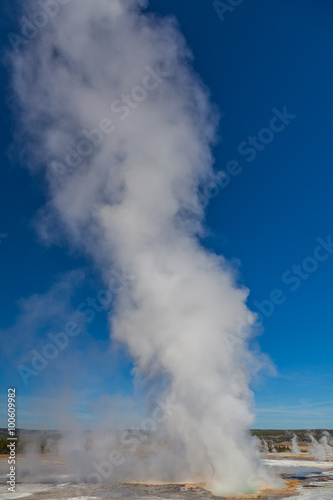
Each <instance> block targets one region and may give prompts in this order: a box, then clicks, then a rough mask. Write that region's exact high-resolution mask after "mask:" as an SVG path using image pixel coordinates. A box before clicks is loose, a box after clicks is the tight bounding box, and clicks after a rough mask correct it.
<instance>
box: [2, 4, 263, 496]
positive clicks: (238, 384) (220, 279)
mask: <svg viewBox="0 0 333 500" xmlns="http://www.w3.org/2000/svg"><path fill="white" fill-rule="evenodd" d="M63 3H65V2H63ZM144 3H145V2H142V1H134V0H132V1H123V0H122V1H121V0H98V2H97V1H95V0H85V1H84V2H82V0H72V1H71V2H67V4H66V5H62V6H61V8H60V9H59V12H58V13H57V15H56V16H54V17H53V19H52V20H51V21H50V23H49V24H48V26H47V29H45V30H44V31H43V32H42V33H39V34H38V36H37V37H35V38H32V39H31V40H30V41H29V42H27V43H26V44H24V45H23V46H22V48H21V51H20V52H17V53H15V54H14V55H13V56H12V66H13V85H14V89H15V92H16V95H17V96H18V102H19V104H18V110H17V113H20V123H21V125H22V131H23V132H24V133H25V134H28V137H29V141H27V140H25V142H24V143H25V148H26V151H25V159H26V162H27V163H28V164H29V165H28V166H29V167H30V168H31V169H33V170H38V172H39V173H42V174H45V177H46V179H47V182H48V186H49V188H48V203H47V205H46V206H45V208H44V210H43V211H42V213H41V214H40V221H39V228H40V232H41V234H42V236H43V237H44V238H46V239H49V240H51V241H52V239H53V238H54V233H55V232H59V231H60V232H61V233H62V235H65V236H66V237H67V239H68V240H69V242H70V243H71V245H73V246H74V247H75V248H78V249H80V250H83V251H85V252H86V253H87V254H89V255H90V256H91V257H92V258H93V259H94V262H95V264H96V266H98V268H99V269H100V271H101V274H102V277H103V279H104V280H105V283H106V284H107V285H108V286H110V287H111V288H112V284H113V281H114V274H113V273H114V270H115V269H118V270H119V272H120V273H123V272H126V274H127V275H129V276H131V279H128V280H126V281H125V283H124V286H123V287H122V288H121V290H119V293H118V295H117V303H116V305H115V308H114V310H113V313H112V316H111V317H110V331H111V335H112V336H113V338H115V339H117V340H120V341H121V342H124V343H125V344H126V345H127V347H128V350H129V352H130V353H131V355H132V356H133V358H134V360H135V364H136V368H137V371H138V373H140V374H141V375H143V376H146V377H149V378H151V379H156V380H161V379H163V380H164V381H165V383H164V385H163V386H164V387H166V389H165V391H166V392H165V394H164V395H163V397H164V401H166V403H167V404H168V405H169V408H172V411H170V412H168V418H167V419H166V420H165V421H164V423H163V425H164V426H165V428H166V431H167V433H168V437H169V442H171V443H172V444H173V447H174V448H173V449H174V450H175V453H174V457H173V459H172V460H170V458H169V459H168V463H167V465H165V464H164V465H163V463H160V466H159V469H158V470H157V471H156V470H154V472H151V470H150V471H147V472H146V479H147V480H148V479H149V480H159V479H162V480H163V478H165V477H166V476H167V478H168V480H171V481H177V480H179V481H206V483H207V485H208V487H209V488H210V489H212V490H213V491H215V492H218V493H228V492H240V491H244V490H253V489H257V488H258V487H260V486H262V485H263V484H266V485H267V483H268V482H269V481H271V479H270V478H269V477H268V475H267V474H266V472H265V470H264V469H263V468H262V467H261V465H260V459H259V455H258V453H257V451H256V449H255V443H254V442H253V441H252V438H251V437H250V436H249V435H248V432H247V429H248V427H249V426H250V425H251V424H252V423H253V416H252V414H251V409H250V407H251V402H252V393H251V391H250V390H249V387H248V384H249V380H250V377H251V374H252V373H254V372H255V371H257V370H258V368H259V366H260V364H261V361H260V359H259V358H258V357H255V356H253V355H252V354H251V352H250V350H249V348H248V340H249V336H250V327H251V324H252V323H253V321H254V319H255V318H254V315H253V314H252V313H251V312H250V311H249V310H248V309H247V307H246V305H245V302H246V298H247V295H248V291H247V290H246V289H244V288H242V287H239V286H237V284H236V279H235V273H234V271H233V269H232V267H231V265H230V264H229V263H228V262H227V261H226V260H225V259H224V258H223V257H220V256H217V255H215V254H213V253H211V252H209V251H208V250H206V249H205V248H203V247H202V246H201V245H200V241H199V236H200V235H202V234H203V225H202V221H203V207H202V206H201V201H200V199H201V198H200V194H199V188H200V186H202V185H205V183H207V182H208V181H209V182H211V179H212V175H213V173H212V172H213V171H212V163H213V160H212V156H211V150H210V147H211V144H212V142H213V140H214V134H215V128H216V122H217V120H216V112H215V111H214V109H213V107H212V105H211V104H210V102H209V96H208V93H207V91H206V89H205V87H204V86H203V84H202V83H201V82H200V79H199V78H198V77H197V75H196V74H195V73H194V72H193V70H192V69H191V67H190V59H191V54H190V52H189V50H188V48H187V47H186V44H185V42H184V40H183V38H182V36H181V34H180V33H179V31H178V28H177V24H176V22H175V21H174V20H173V19H170V18H164V19H161V18H157V17H154V16H153V15H151V14H149V15H148V14H145V13H144V12H143V10H142V9H143V8H144V7H145V5H144ZM28 4H29V5H28V8H29V9H38V8H39V6H38V2H37V1H36V2H35V1H30V2H29V3H28ZM27 17H29V13H28V15H27ZM40 37H42V39H40ZM18 140H20V135H19V134H18ZM19 147H20V148H22V143H21V144H20V146H19ZM184 207H187V210H185V211H184V210H183V208H184ZM188 207H194V209H193V211H192V213H190V214H189V213H188ZM186 213H187V215H186V216H185V214H186ZM166 469H167V473H163V470H166ZM163 474H164V475H163ZM148 476H149V477H148ZM152 476H153V477H152ZM131 479H132V480H133V479H134V480H135V478H133V477H132V478H131ZM141 479H144V478H142V477H141Z"/></svg>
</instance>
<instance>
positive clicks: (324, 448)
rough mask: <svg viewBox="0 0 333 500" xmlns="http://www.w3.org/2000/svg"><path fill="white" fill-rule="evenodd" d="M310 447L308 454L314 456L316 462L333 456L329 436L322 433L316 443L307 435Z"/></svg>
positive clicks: (310, 435) (313, 438)
mask: <svg viewBox="0 0 333 500" xmlns="http://www.w3.org/2000/svg"><path fill="white" fill-rule="evenodd" d="M309 437H310V440H311V447H310V449H309V453H311V455H314V457H315V459H316V460H325V458H326V457H329V456H333V449H332V448H331V446H330V445H329V439H330V435H329V433H328V432H326V431H324V432H323V435H322V437H321V438H320V439H319V441H317V440H316V439H315V437H314V436H313V435H312V434H309Z"/></svg>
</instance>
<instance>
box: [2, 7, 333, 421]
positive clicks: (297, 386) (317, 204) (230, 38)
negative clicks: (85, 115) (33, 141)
mask: <svg viewBox="0 0 333 500" xmlns="http://www.w3.org/2000/svg"><path fill="white" fill-rule="evenodd" d="M226 3H227V2H226ZM1 9H2V16H1V18H2V21H1V44H2V47H3V49H5V50H10V49H11V46H10V43H9V40H8V36H7V35H8V33H9V32H16V33H19V26H18V15H17V14H16V13H15V5H14V6H12V7H4V6H2V7H1ZM150 9H151V10H152V11H153V12H157V13H160V14H163V15H165V14H172V15H174V16H175V17H176V18H177V19H178V22H179V24H180V26H181V30H182V32H183V33H184V35H185V38H186V40H187V42H188V44H189V46H190V48H191V49H192V52H193V55H194V61H193V64H194V67H195V69H196V70H197V72H198V73H199V74H200V75H201V77H202V79H203V81H204V82H205V84H206V85H207V87H208V88H209V89H210V91H211V96H212V100H213V101H214V102H215V103H216V104H217V106H218V108H219V110H220V112H221V114H222V118H221V123H220V127H219V135H220V138H219V142H218V144H217V145H216V147H215V150H214V154H215V158H216V163H215V169H216V171H217V172H222V171H223V172H227V171H228V169H229V171H231V170H230V169H231V165H233V168H234V170H233V171H232V172H233V174H234V175H230V176H229V177H230V178H229V183H228V184H227V185H224V184H223V181H222V180H221V183H220V184H219V185H217V186H216V189H215V191H214V192H213V193H210V192H204V193H203V195H204V196H205V197H206V198H207V203H208V201H209V204H208V206H207V218H206V221H207V228H208V231H207V236H206V237H205V238H204V239H203V244H204V245H205V246H207V247H208V248H210V249H212V250H213V251H215V252H216V253H219V254H223V255H225V256H226V257H227V258H228V259H234V260H235V263H236V265H237V266H238V267H239V276H240V282H241V283H243V284H245V285H246V286H247V287H248V288H249V289H250V296H249V300H248V305H249V307H250V308H251V309H252V310H253V311H255V312H261V308H262V307H265V308H266V309H265V310H266V317H265V316H264V317H263V321H262V323H263V329H262V331H261V332H260V336H259V338H258V340H257V342H258V343H259V345H260V348H261V350H262V351H263V352H265V353H267V354H268V355H269V356H270V358H271V359H272V361H273V363H274V364H275V366H276V374H275V376H272V374H271V375H269V374H265V375H262V376H260V377H259V378H258V380H255V381H253V385H252V387H253V390H254V392H255V397H256V404H255V412H256V423H255V426H256V427H261V428H315V427H316V428H321V427H324V428H332V421H333V402H332V400H333V396H332V394H333V392H332V388H333V368H332V349H333V336H332V332H333V312H332V311H333V309H332V305H331V302H332V293H331V283H332V281H333V250H332V249H331V248H330V245H329V243H330V235H332V237H333V226H332V223H333V210H332V199H333V196H332V195H333V173H332V160H333V149H332V140H331V136H332V128H333V125H332V113H333V95H332V90H331V89H332V88H333V72H332V70H331V68H332V63H333V61H332V59H333V53H332V50H331V47H332V42H333V33H332V29H331V26H332V20H333V5H332V3H331V2H330V1H329V0H326V1H325V0H321V2H318V1H317V0H308V1H307V2H306V3H305V2H303V1H302V0H295V1H294V2H292V3H291V2H289V1H288V0H272V1H271V2H262V1H261V0H244V1H243V2H241V3H240V4H239V5H238V6H235V7H233V8H232V10H230V11H227V12H226V13H225V14H222V12H221V10H220V11H219V13H218V12H217V10H216V8H215V7H214V5H213V2H211V1H207V0H182V1H181V2H179V1H175V0H168V1H167V2H166V1H163V0H151V2H150ZM219 14H220V15H219ZM222 17H223V19H222ZM40 36H42V33H41V34H40ZM1 77H2V78H1V82H2V96H3V99H2V104H1V106H2V109H1V112H2V116H3V121H2V125H1V126H2V130H1V141H2V145H1V146H2V147H1V150H2V153H1V155H2V158H1V165H2V168H1V174H0V175H1V186H2V196H1V199H0V203H1V212H0V213H1V224H0V234H1V235H2V237H1V239H0V255H1V261H0V262H1V272H2V279H1V285H0V294H1V295H0V297H1V305H2V307H1V313H0V320H1V358H2V359H1V375H0V377H1V378H0V380H1V385H2V386H3V387H4V388H6V387H7V386H8V385H14V386H16V387H17V388H18V391H19V394H20V403H19V404H20V407H21V409H22V412H21V414H20V416H19V425H20V426H21V427H24V426H26V427H36V426H38V425H46V426H50V425H53V422H52V419H50V417H49V416H50V414H52V411H53V410H52V408H53V405H54V404H55V403H54V402H53V401H52V399H53V396H54V397H55V396H56V397H57V398H59V397H60V398H63V399H62V400H63V401H66V405H68V406H66V407H67V408H70V409H71V411H72V412H73V413H74V414H76V415H78V416H79V418H80V419H81V421H82V425H83V426H87V425H90V423H91V422H93V421H94V420H96V419H97V418H98V417H97V414H98V411H97V410H96V408H98V405H99V404H100V405H104V406H103V408H105V407H107V405H108V404H109V400H111V397H112V398H114V399H117V401H119V408H120V410H119V414H120V415H123V414H126V415H127V414H128V412H127V409H131V411H132V413H133V415H134V416H133V419H134V420H135V415H140V412H141V411H142V408H141V403H133V399H134V400H135V401H139V402H140V401H141V390H140V388H138V387H133V375H132V369H133V366H132V364H131V360H130V359H129V357H128V356H127V354H126V352H125V351H124V350H123V349H122V348H121V347H120V346H115V345H110V342H109V340H108V330H107V321H106V315H105V313H104V312H103V311H95V316H94V318H93V319H92V321H91V322H90V323H87V324H85V325H83V324H79V325H78V328H80V333H79V334H78V335H77V336H73V338H70V340H69V345H68V346H66V349H64V350H60V351H59V354H58V355H57V356H56V357H55V358H54V359H51V360H50V361H49V363H48V365H47V366H46V367H45V368H43V369H42V370H41V371H40V373H38V375H32V376H29V377H28V383H27V384H24V383H23V380H22V377H20V374H19V371H18V368H17V367H18V366H19V365H20V364H21V365H22V364H24V363H25V364H27V363H28V361H29V359H31V357H32V354H31V353H32V351H33V350H34V349H35V350H36V351H38V352H39V351H40V350H41V349H42V347H43V346H44V345H45V338H47V336H48V334H49V333H50V332H58V331H60V330H61V329H63V328H64V326H65V325H68V323H69V322H70V321H74V322H77V319H76V318H77V316H76V315H75V311H76V310H77V308H78V307H79V306H80V305H81V304H82V303H86V301H87V299H88V298H89V297H90V298H91V299H93V298H94V297H96V296H97V294H98V292H99V291H100V290H101V289H102V288H103V286H102V284H101V282H100V280H99V277H98V273H97V272H96V271H95V269H94V268H93V266H92V264H91V262H90V261H89V260H87V259H85V258H84V257H83V256H82V255H79V254H77V253H75V252H74V251H73V250H71V249H69V248H68V247H67V246H66V244H65V243H64V242H62V241H60V242H58V243H57V244H55V245H53V246H50V247H45V246H44V245H43V244H42V243H41V242H40V240H39V239H38V236H37V233H36V230H35V227H34V225H35V222H34V221H35V220H36V213H37V212H38V210H39V209H40V207H41V206H43V204H44V203H45V194H44V192H45V191H44V186H43V181H42V180H41V179H40V178H33V177H31V176H30V175H29V174H28V173H27V171H26V170H25V169H24V168H22V166H20V162H19V157H20V151H18V150H17V149H16V150H15V151H13V150H12V149H11V148H10V144H11V140H12V136H13V133H14V130H15V127H14V122H13V119H12V117H11V115H10V112H9V109H8V105H7V100H8V95H9V94H8V88H9V75H8V72H7V71H6V68H5V67H2V68H1ZM281 115H282V118H281ZM274 117H277V120H273V119H274ZM256 137H257V138H258V137H259V140H258V141H257V140H256ZM250 143H251V144H250ZM249 148H252V149H250V150H249ZM230 162H233V163H232V164H231V163H230ZM235 174H236V175H235ZM221 175H222V174H221ZM221 179H222V178H221ZM224 182H225V183H226V181H225V180H224ZM5 235H7V236H5ZM318 247H320V249H318ZM330 250H331V252H332V254H331V253H330ZM293 266H300V267H293ZM295 276H296V277H295ZM273 300H274V301H275V302H276V304H273ZM263 301H266V302H263ZM267 301H269V302H267ZM31 310H33V311H34V314H35V317H31ZM4 393H5V391H3V394H4ZM114 399H113V400H114ZM101 401H102V402H101ZM96 402H98V404H97V403H96ZM4 405H5V401H4V400H3V401H2V403H1V406H0V408H1V407H2V408H4ZM64 414H65V412H64ZM117 418H119V417H117ZM121 418H123V417H121ZM124 418H125V417H124ZM126 418H128V417H126ZM130 423H131V422H129V424H130ZM0 425H1V426H5V413H4V412H3V418H2V420H1V423H0ZM54 425H55V424H54Z"/></svg>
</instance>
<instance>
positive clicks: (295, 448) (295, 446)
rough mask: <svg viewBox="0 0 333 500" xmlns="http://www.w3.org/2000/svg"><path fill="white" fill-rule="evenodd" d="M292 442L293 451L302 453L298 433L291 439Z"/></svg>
mask: <svg viewBox="0 0 333 500" xmlns="http://www.w3.org/2000/svg"><path fill="white" fill-rule="evenodd" d="M291 444H292V450H291V453H294V454H295V455H299V454H300V453H301V450H300V449H299V446H298V437H297V435H296V434H294V435H293V438H292V440H291Z"/></svg>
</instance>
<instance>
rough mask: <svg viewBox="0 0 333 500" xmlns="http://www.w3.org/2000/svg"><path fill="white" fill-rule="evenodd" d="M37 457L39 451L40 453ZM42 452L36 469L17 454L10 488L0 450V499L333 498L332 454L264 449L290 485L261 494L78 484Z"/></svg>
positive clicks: (59, 462) (171, 486)
mask: <svg viewBox="0 0 333 500" xmlns="http://www.w3.org/2000/svg"><path fill="white" fill-rule="evenodd" d="M35 458H36V457H34V459H35ZM38 458H39V471H38V473H37V474H36V473H32V472H29V470H30V471H31V470H32V469H33V468H34V466H35V464H34V463H32V461H31V457H27V456H23V455H21V456H19V457H18V470H19V480H18V482H17V487H16V492H15V493H8V491H7V487H6V484H5V482H6V473H7V472H8V464H7V456H6V455H1V456H0V468H1V490H0V500H5V499H7V500H9V499H18V498H28V499H29V500H52V499H58V498H61V499H70V498H76V499H79V500H93V499H98V498H100V499H109V500H111V499H118V498H119V499H122V500H127V499H128V500H132V499H135V500H148V499H151V500H191V499H199V498H203V499H212V498H221V499H222V498H228V499H238V500H250V499H254V498H257V499H261V500H278V499H280V498H290V499H291V500H294V499H300V500H301V499H307V500H332V499H333V457H331V458H327V459H326V460H322V461H319V460H315V459H314V457H313V456H311V455H310V454H308V453H302V454H300V455H295V454H291V453H285V454H282V453H280V454H278V456H277V455H276V454H268V455H263V456H262V460H263V463H264V464H265V465H266V466H267V467H269V468H272V469H273V470H274V471H275V473H276V474H278V475H279V476H280V477H282V479H283V481H284V483H285V487H284V488H282V489H281V490H278V491H277V490H276V491H273V490H262V491H260V492H258V493H257V494H244V495H239V496H230V497H214V496H213V495H212V494H211V493H210V492H209V491H208V490H206V489H205V487H204V485H200V484H198V485H195V484H129V483H117V482H113V483H110V482H109V483H105V484H87V483H81V484H73V478H72V476H71V475H69V474H68V472H67V468H66V464H65V462H64V461H63V460H62V459H61V458H60V457H59V456H57V455H51V454H44V455H41V456H39V457H38Z"/></svg>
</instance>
